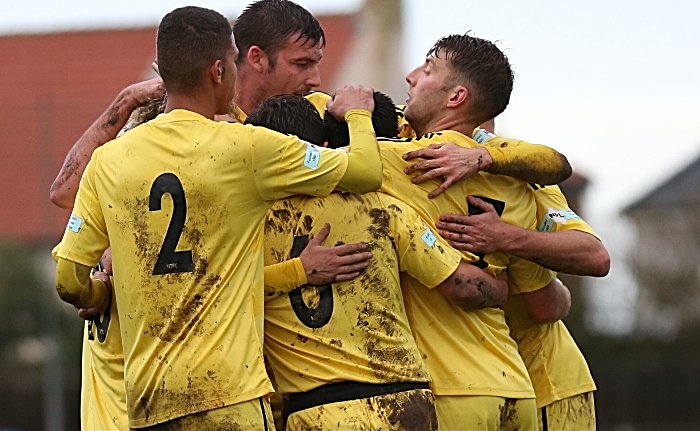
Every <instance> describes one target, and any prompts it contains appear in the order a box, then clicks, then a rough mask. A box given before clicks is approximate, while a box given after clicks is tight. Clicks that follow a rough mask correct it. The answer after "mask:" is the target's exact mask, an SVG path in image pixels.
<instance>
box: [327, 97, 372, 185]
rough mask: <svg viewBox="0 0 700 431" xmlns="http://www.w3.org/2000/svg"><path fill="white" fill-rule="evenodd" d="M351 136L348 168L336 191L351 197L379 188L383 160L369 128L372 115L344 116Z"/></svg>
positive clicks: (353, 113) (355, 111) (363, 111)
mask: <svg viewBox="0 0 700 431" xmlns="http://www.w3.org/2000/svg"><path fill="white" fill-rule="evenodd" d="M345 120H346V121H347V123H348V129H349V132H350V151H349V153H348V167H347V170H346V171H345V174H344V175H343V178H341V180H340V182H339V183H338V185H337V187H336V189H338V190H341V191H346V192H353V193H367V192H371V191H375V190H378V189H379V187H381V185H382V160H381V158H380V155H379V146H378V145H377V137H376V135H375V134H374V128H373V127H372V114H371V113H370V112H369V111H366V110H359V109H355V110H352V111H349V112H348V113H347V114H345Z"/></svg>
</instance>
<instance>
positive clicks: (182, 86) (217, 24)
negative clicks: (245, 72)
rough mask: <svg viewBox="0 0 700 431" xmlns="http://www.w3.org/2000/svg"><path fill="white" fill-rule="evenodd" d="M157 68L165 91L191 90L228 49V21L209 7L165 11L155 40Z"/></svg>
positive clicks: (187, 92) (229, 45)
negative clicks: (167, 12)
mask: <svg viewBox="0 0 700 431" xmlns="http://www.w3.org/2000/svg"><path fill="white" fill-rule="evenodd" d="M156 46H157V57H158V70H159V71H160V76H161V77H162V78H163V83H164V85H165V88H166V90H167V91H168V92H170V93H172V92H182V93H185V94H192V93H193V92H194V91H195V90H197V89H198V88H199V86H200V85H201V83H202V77H203V76H204V73H205V72H206V70H207V69H208V68H209V66H210V65H211V64H212V63H213V62H214V61H216V60H222V61H225V60H226V54H227V53H228V51H229V49H231V46H232V45H231V24H229V22H228V20H226V18H225V17H224V16H223V15H221V14H220V13H218V12H216V11H213V10H211V9H205V8H201V7H196V6H187V7H182V8H178V9H175V10H173V11H172V12H170V13H169V14H167V15H165V16H164V17H163V19H162V20H161V22H160V25H159V26H158V37H157V41H156Z"/></svg>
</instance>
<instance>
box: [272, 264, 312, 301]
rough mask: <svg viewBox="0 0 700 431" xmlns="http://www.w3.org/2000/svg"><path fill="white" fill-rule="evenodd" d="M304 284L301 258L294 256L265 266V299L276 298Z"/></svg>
mask: <svg viewBox="0 0 700 431" xmlns="http://www.w3.org/2000/svg"><path fill="white" fill-rule="evenodd" d="M304 284H306V272H305V271H304V266H303V265H302V263H301V259H299V258H295V259H290V260H285V261H284V262H280V263H275V264H272V265H268V266H266V267H265V300H266V301H268V300H270V299H273V298H276V297H277V296H279V295H283V294H285V293H289V292H291V291H292V290H294V289H296V288H297V287H300V286H302V285H304Z"/></svg>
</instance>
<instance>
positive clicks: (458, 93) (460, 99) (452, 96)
mask: <svg viewBox="0 0 700 431" xmlns="http://www.w3.org/2000/svg"><path fill="white" fill-rule="evenodd" d="M468 98H469V90H468V89H467V87H465V86H463V85H457V86H455V87H453V88H452V89H451V90H450V92H449V99H448V100H447V107H448V108H457V107H459V106H461V105H463V104H464V103H466V102H467V99H468Z"/></svg>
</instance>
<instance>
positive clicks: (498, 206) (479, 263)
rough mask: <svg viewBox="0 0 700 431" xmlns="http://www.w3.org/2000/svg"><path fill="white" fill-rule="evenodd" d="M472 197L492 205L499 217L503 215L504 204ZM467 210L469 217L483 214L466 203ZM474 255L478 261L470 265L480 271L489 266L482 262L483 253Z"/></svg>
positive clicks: (494, 200)
mask: <svg viewBox="0 0 700 431" xmlns="http://www.w3.org/2000/svg"><path fill="white" fill-rule="evenodd" d="M474 197H475V198H479V199H481V200H482V201H485V202H488V203H490V204H491V205H493V208H494V209H495V210H496V212H497V213H498V216H499V217H500V216H502V215H503V210H505V209H506V203H505V202H503V201H499V200H496V199H491V198H485V197H483V196H474ZM467 209H468V211H469V215H477V214H482V213H483V211H482V210H481V209H479V208H477V207H474V206H471V205H469V202H467ZM474 255H476V257H478V258H479V260H477V261H476V262H472V265H476V266H478V267H479V268H481V269H484V268H487V267H488V266H489V264H488V263H486V261H485V260H484V253H474Z"/></svg>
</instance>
